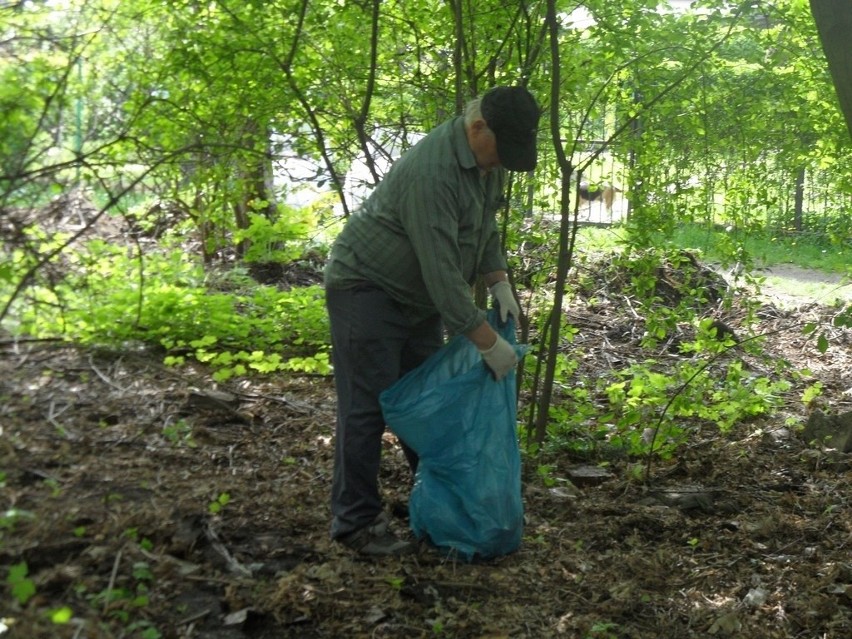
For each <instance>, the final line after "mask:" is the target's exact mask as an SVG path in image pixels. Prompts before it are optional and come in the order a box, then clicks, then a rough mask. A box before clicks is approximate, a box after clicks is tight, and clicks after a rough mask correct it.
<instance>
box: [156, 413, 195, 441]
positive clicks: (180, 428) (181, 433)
mask: <svg viewBox="0 0 852 639" xmlns="http://www.w3.org/2000/svg"><path fill="white" fill-rule="evenodd" d="M163 437H165V438H166V440H168V442H169V443H170V444H172V445H173V446H187V447H189V448H195V447H196V446H197V445H198V444H196V443H195V440H194V439H193V438H192V425H191V424H189V423H188V422H187V421H186V420H185V419H179V420H177V421H176V422H175V423H173V424H166V425H165V426H163Z"/></svg>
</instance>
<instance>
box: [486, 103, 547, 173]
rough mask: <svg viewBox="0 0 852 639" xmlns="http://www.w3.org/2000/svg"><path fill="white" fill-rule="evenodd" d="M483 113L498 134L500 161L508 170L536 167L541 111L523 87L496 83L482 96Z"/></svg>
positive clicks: (491, 127) (490, 126)
mask: <svg viewBox="0 0 852 639" xmlns="http://www.w3.org/2000/svg"><path fill="white" fill-rule="evenodd" d="M481 108H482V117H483V118H485V122H486V123H487V124H488V128H489V129H491V130H492V131H493V132H494V135H495V137H496V138H497V155H498V157H499V158H500V164H502V165H503V166H504V167H506V168H507V169H509V170H510V171H532V170H533V169H534V168H535V162H536V148H535V138H536V129H537V128H538V118H539V116H540V115H541V111H540V110H539V108H538V104H536V101H535V98H533V97H532V95H531V94H530V92H529V91H527V90H526V89H525V88H524V87H495V88H493V89H491V90H490V91H488V92H487V93H486V94H485V95H484V96H482V102H481Z"/></svg>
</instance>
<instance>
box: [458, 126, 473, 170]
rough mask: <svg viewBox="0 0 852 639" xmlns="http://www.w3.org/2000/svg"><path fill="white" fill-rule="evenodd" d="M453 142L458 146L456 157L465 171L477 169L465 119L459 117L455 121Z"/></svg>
mask: <svg viewBox="0 0 852 639" xmlns="http://www.w3.org/2000/svg"><path fill="white" fill-rule="evenodd" d="M453 140H454V142H455V145H456V157H457V158H458V159H459V165H460V166H461V167H462V168H463V169H474V168H476V157H474V155H473V151H472V150H471V148H470V144H469V143H468V141H467V133H466V132H465V130H464V118H463V117H461V116H459V117H457V118H456V119H455V120H454V121H453Z"/></svg>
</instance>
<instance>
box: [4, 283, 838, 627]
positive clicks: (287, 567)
mask: <svg viewBox="0 0 852 639" xmlns="http://www.w3.org/2000/svg"><path fill="white" fill-rule="evenodd" d="M790 301H791V300H786V302H787V304H785V305H784V306H785V308H781V307H780V305H772V304H766V305H765V306H764V307H763V308H762V309H761V314H760V316H761V318H762V319H761V322H762V325H761V327H760V328H761V329H762V330H765V331H773V330H778V329H779V328H780V329H782V330H781V332H779V333H776V335H775V337H773V338H772V339H770V340H769V341H768V342H767V345H766V350H767V352H768V353H769V355H770V359H774V360H775V361H779V360H780V361H785V362H787V363H788V366H787V367H786V370H788V371H794V370H796V369H806V368H807V369H809V370H810V371H812V374H813V376H814V378H813V379H798V378H797V377H796V376H792V377H793V379H794V387H793V390H791V392H790V393H789V397H788V398H787V401H786V404H785V408H784V409H783V410H782V411H781V412H780V413H779V414H775V415H772V416H771V417H768V418H765V419H760V420H755V421H752V422H751V423H748V424H741V425H739V426H738V427H736V428H735V429H734V430H733V431H732V432H731V433H730V434H729V435H727V436H725V437H721V436H720V435H719V433H718V431H717V430H715V429H710V428H708V429H697V430H696V431H695V433H694V435H693V437H692V439H691V441H690V443H689V445H688V446H686V447H684V448H683V449H682V450H681V451H680V453H679V455H678V457H677V458H676V459H674V460H672V461H671V462H667V463H660V464H658V465H656V466H655V468H654V475H653V477H652V479H651V482H650V483H649V485H643V484H641V483H637V482H636V481H632V480H631V479H630V474H629V473H628V472H627V468H628V465H629V460H626V459H621V458H614V459H608V460H606V462H607V464H606V466H605V469H606V470H607V471H608V475H607V477H606V478H605V481H602V482H598V483H590V484H588V485H576V486H575V485H572V484H571V483H570V482H568V481H567V480H566V479H565V478H567V477H568V476H569V473H570V472H571V470H572V468H574V467H575V466H577V465H580V464H588V463H590V460H588V459H586V460H578V459H573V458H571V457H570V456H569V455H567V454H565V455H561V456H557V455H552V456H551V457H550V458H548V459H546V460H545V461H546V462H547V463H548V464H550V465H551V466H552V467H553V469H552V471H551V473H550V478H551V479H555V480H556V481H555V483H553V482H552V481H550V482H544V481H543V480H542V479H541V477H540V476H539V474H538V473H537V472H536V467H537V466H538V465H539V464H540V463H542V460H532V459H527V460H525V464H524V502H525V512H526V524H525V531H524V542H523V544H522V547H521V548H520V550H519V551H518V552H516V553H514V554H511V555H509V556H506V557H502V558H500V559H497V560H493V561H488V562H483V563H474V564H466V563H460V562H457V561H454V560H453V559H452V558H447V557H445V556H443V555H441V554H439V553H436V552H434V551H433V550H431V549H429V548H428V547H426V546H425V545H424V546H422V547H421V550H420V552H419V553H418V554H416V555H413V556H409V557H404V558H394V559H384V560H380V561H371V560H366V559H363V558H361V557H358V556H355V555H353V554H352V553H351V552H349V551H348V550H346V549H344V548H341V547H339V546H337V545H335V544H333V543H331V542H330V541H329V538H328V527H329V509H328V490H329V484H330V477H331V467H332V429H333V421H334V411H335V399H334V394H333V392H332V380H331V379H330V378H324V377H264V378H261V379H255V380H251V381H244V382H240V383H232V384H229V385H226V386H222V385H216V384H215V383H213V382H212V381H211V378H210V376H209V374H208V371H206V370H204V369H203V368H201V367H196V368H191V367H189V368H183V369H172V368H166V367H164V366H162V365H161V363H160V362H161V355H158V354H156V353H151V352H146V351H144V350H136V351H124V352H106V351H94V350H85V349H78V348H72V347H68V346H65V345H61V344H53V343H43V342H24V343H15V342H14V341H11V340H8V339H6V340H2V360H0V401H1V402H2V404H0V428H1V429H2V438H0V471H3V472H4V473H5V476H3V480H2V493H0V494H2V509H3V513H4V514H3V517H2V520H0V564H2V566H3V575H4V580H5V582H6V583H5V589H4V590H2V596H0V637H2V639H6V637H9V638H15V639H38V638H42V637H43V638H55V637H62V638H73V639H77V638H83V637H86V638H90V639H96V638H101V637H104V638H106V637H109V638H113V637H143V638H147V639H153V638H156V637H164V638H178V637H181V638H189V637H198V638H208V639H242V638H264V639H272V638H283V637H300V638H344V637H364V638H378V637H394V638H396V637H459V638H482V639H485V638H490V639H497V638H501V637H513V638H514V637H524V638H527V637H528V638H547V637H570V638H574V637H577V638H586V637H588V638H598V639H600V638H613V639H615V638H635V639H640V638H641V639H645V638H647V639H658V638H661V637H665V638H668V639H677V638H687V637H690V638H694V637H743V638H749V639H769V638H773V639H775V638H786V637H801V638H803V639H829V638H831V639H841V638H845V637H849V636H852V514H850V503H849V498H850V494H852V491H851V490H850V488H852V473H850V460H849V455H844V454H840V453H832V452H831V451H824V450H819V449H816V448H813V447H810V446H808V445H807V444H806V443H805V442H804V441H802V439H801V438H800V437H798V436H797V435H796V433H795V430H796V429H795V425H796V424H801V423H802V422H803V421H804V420H805V419H806V418H807V414H806V412H807V409H806V408H805V407H804V405H803V404H802V403H801V401H800V396H801V393H802V391H803V389H804V388H805V387H806V386H808V385H809V384H811V383H812V382H813V381H814V379H818V380H820V381H821V382H822V384H823V395H822V397H821V398H820V399H819V400H818V401H819V406H820V407H821V408H822V409H823V410H825V411H826V412H830V413H842V412H845V411H849V410H852V336H850V332H852V331H850V330H849V329H839V328H832V327H831V325H830V321H831V317H832V316H833V314H835V313H836V312H837V309H836V308H832V307H824V306H819V305H814V304H807V303H805V301H804V300H798V301H799V302H800V304H799V305H798V306H795V304H794V308H790V306H791V305H790V303H789V302H790ZM792 301H793V302H794V303H795V302H797V300H792ZM583 312H584V313H586V316H588V310H584V311H583ZM598 312H599V313H600V312H602V311H600V310H598ZM608 312H609V313H614V312H615V311H614V310H612V309H610V310H609V311H608ZM569 317H570V313H569ZM618 319H619V318H616V317H613V316H609V317H600V318H599V320H600V328H595V327H594V326H595V325H594V323H591V322H589V323H587V324H586V325H584V326H583V327H581V333H580V336H579V337H578V339H580V340H582V341H583V343H584V344H585V348H587V351H588V352H597V353H599V358H596V359H595V360H594V361H593V362H590V363H589V364H588V365H589V366H600V367H605V366H608V365H609V364H608V363H607V362H609V361H612V357H611V355H613V354H614V353H617V354H618V355H620V356H621V357H624V355H625V350H626V349H628V348H630V346H629V345H627V344H624V343H621V344H619V343H614V342H613V340H612V339H611V338H610V337H608V336H607V331H606V327H607V326H608V325H609V326H611V325H612V324H613V323H614V322H615V321H616V320H618ZM803 321H815V322H819V323H820V324H821V326H823V327H824V329H825V330H826V331H828V333H829V334H830V337H831V345H832V346H831V348H830V349H829V351H827V352H826V353H825V354H821V353H820V352H819V350H818V349H817V348H816V344H815V341H814V339H813V338H808V337H806V336H804V335H803V334H802V333H801V331H800V330H799V329H798V328H796V329H794V328H791V329H790V330H786V331H785V330H783V327H784V326H786V325H790V326H793V325H795V326H798V325H799V324H800V323H801V322H803ZM755 365H756V366H758V365H759V364H755ZM760 372H761V373H765V372H766V370H762V371H760ZM385 453H386V454H385V461H384V465H383V470H382V476H381V480H382V484H383V489H384V491H385V496H386V499H387V502H388V504H389V506H390V505H394V504H395V505H397V506H398V505H399V504H404V503H405V500H406V496H407V485H408V481H409V480H408V477H407V471H406V465H405V461H404V459H403V457H402V455H401V452H400V451H399V449H398V447H397V446H396V444H395V442H394V441H393V438H392V437H390V436H388V438H387V440H386V446H385ZM599 461H602V460H591V463H597V462H599ZM690 496H692V497H694V498H689V497H690ZM684 497H686V498H684ZM402 510H403V509H400V508H398V507H397V508H395V512H396V515H397V516H396V517H395V519H394V527H395V528H396V530H397V531H398V532H400V533H401V534H407V533H406V531H407V528H406V522H405V520H404V519H403V518H401V516H402V515H403V512H402ZM22 561H25V562H26V564H27V567H28V573H27V575H26V577H25V579H24V581H26V580H29V581H30V582H32V586H34V588H35V593H36V594H35V595H34V596H33V597H32V598H31V599H29V601H27V603H26V604H25V605H21V604H20V603H19V602H18V601H17V599H16V597H15V596H13V589H14V586H15V583H13V581H14V580H12V579H10V577H9V575H10V573H9V569H10V567H12V566H13V565H19V564H20V562H22ZM20 581H21V580H20V579H19V580H18V582H20ZM19 585H20V584H19ZM16 592H20V591H16ZM65 608H67V609H68V610H70V619H68V620H67V622H66V623H63V624H57V623H53V622H52V621H51V619H50V615H51V614H52V613H55V612H56V611H57V610H62V609H65Z"/></svg>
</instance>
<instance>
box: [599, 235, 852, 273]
mask: <svg viewBox="0 0 852 639" xmlns="http://www.w3.org/2000/svg"><path fill="white" fill-rule="evenodd" d="M590 237H593V236H590ZM658 240H659V242H660V243H661V244H665V245H670V246H675V247H679V248H691V249H698V250H700V251H701V252H702V254H703V255H704V259H705V260H706V261H708V262H718V263H721V264H722V265H725V266H729V265H732V264H734V263H736V262H737V261H739V260H741V259H742V258H745V261H746V262H747V263H751V264H753V266H754V267H772V266H777V265H781V264H792V265H795V266H799V267H801V268H809V269H817V270H820V271H824V272H826V273H840V274H852V273H850V271H852V269H850V263H852V243H849V242H847V243H845V244H832V243H829V242H827V241H826V240H825V239H820V238H812V237H810V236H808V235H780V234H773V233H766V232H762V231H742V230H731V231H726V230H722V229H719V228H718V227H708V226H706V225H699V224H683V225H680V226H678V227H677V228H676V229H675V231H674V233H673V234H672V235H671V236H670V237H660V238H658Z"/></svg>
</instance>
